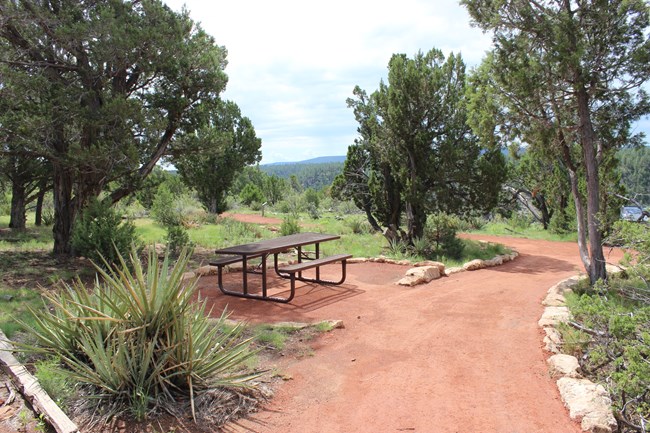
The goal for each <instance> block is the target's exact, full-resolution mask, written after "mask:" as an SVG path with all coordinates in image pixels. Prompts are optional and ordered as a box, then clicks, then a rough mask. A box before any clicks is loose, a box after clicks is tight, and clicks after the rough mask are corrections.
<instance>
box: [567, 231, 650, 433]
mask: <svg viewBox="0 0 650 433" xmlns="http://www.w3.org/2000/svg"><path fill="white" fill-rule="evenodd" d="M608 241H609V242H610V243H612V244H616V245H621V246H622V247H624V248H626V249H627V251H628V252H627V254H626V256H627V258H626V263H625V264H626V266H627V268H626V270H625V272H622V273H620V274H619V275H614V276H610V278H609V279H608V280H607V281H599V282H598V283H597V284H595V285H594V286H593V287H589V286H588V285H587V284H586V283H585V285H584V286H578V287H577V288H576V290H575V292H576V294H575V295H573V296H570V297H568V298H567V301H568V305H569V308H570V309H571V313H572V315H573V317H574V318H575V321H574V322H573V323H574V326H575V327H577V328H579V330H580V331H581V332H580V334H579V335H580V337H583V338H584V339H585V340H586V341H582V342H581V343H582V346H581V347H579V349H580V352H579V353H577V355H579V356H578V359H579V360H580V364H581V367H582V370H583V372H584V373H585V374H586V375H587V376H588V377H590V378H591V379H592V380H594V381H597V382H600V383H601V384H603V385H604V386H606V387H607V389H608V390H609V392H610V396H611V398H612V401H613V406H614V413H615V416H616V419H617V420H618V423H619V430H620V431H621V432H636V431H644V428H645V427H644V426H647V425H650V392H649V391H648V390H650V362H649V361H648V360H650V266H648V264H649V263H650V261H649V259H650V227H648V226H647V225H644V224H637V223H630V222H626V221H620V222H617V223H616V224H614V228H613V231H612V233H611V235H610V237H609V239H608ZM565 335H566V334H565Z"/></svg>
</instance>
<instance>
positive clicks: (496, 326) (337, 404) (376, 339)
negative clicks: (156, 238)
mask: <svg viewBox="0 0 650 433" xmlns="http://www.w3.org/2000/svg"><path fill="white" fill-rule="evenodd" d="M480 238H481V239H485V240H489V241H494V242H500V243H503V244H506V245H508V246H511V247H514V248H515V249H517V250H518V251H519V252H520V254H521V255H520V257H518V258H517V259H516V260H514V261H513V262H509V263H507V264H505V265H502V266H498V267H495V268H489V269H484V270H479V271H473V272H463V273H459V274H454V275H452V276H450V277H443V278H441V279H439V280H434V281H432V282H431V283H429V284H426V285H421V286H416V287H413V288H406V287H402V286H397V285H395V284H394V283H395V282H396V281H397V280H398V279H399V278H401V277H402V276H403V275H404V272H405V271H406V270H407V269H408V267H405V266H397V265H388V264H377V263H362V264H351V265H348V279H347V280H346V282H345V284H343V285H341V286H335V287H326V286H319V285H312V284H304V283H299V284H298V287H297V292H296V297H295V298H294V300H293V301H292V302H291V303H290V304H276V303H272V302H261V301H256V300H246V299H240V298H234V297H229V296H224V295H222V294H221V293H220V292H219V290H218V289H216V278H215V277H204V278H202V279H201V281H200V286H201V288H202V290H201V294H202V296H203V297H207V298H208V301H209V303H210V304H211V305H213V306H214V311H221V309H222V308H223V307H225V306H226V305H227V306H228V309H229V311H231V312H232V315H231V318H234V319H243V320H247V321H249V322H280V321H297V322H316V321H319V320H324V319H341V320H343V322H344V325H345V328H344V329H337V330H334V331H332V332H330V333H327V334H325V335H324V336H322V337H320V338H319V339H318V340H317V341H316V342H315V346H316V347H315V349H316V352H315V354H314V356H311V357H304V358H302V359H289V360H287V362H285V365H282V366H280V367H281V369H282V372H283V374H285V375H288V376H289V377H291V378H292V380H289V381H287V382H286V383H284V384H282V386H281V387H280V389H279V390H278V392H277V393H276V396H275V397H274V398H273V399H272V400H271V401H270V402H269V403H268V404H267V406H266V407H264V408H263V410H261V411H260V412H259V413H257V414H255V415H254V416H253V417H252V418H250V419H246V420H240V421H238V422H237V423H235V424H231V425H229V426H228V428H227V430H228V431H256V432H283V433H286V432H300V433H308V432H391V431H394V432H399V431H414V432H499V433H505V432H513V433H514V432H526V433H533V432H557V433H563V432H567V433H573V432H579V431H580V427H579V425H578V424H577V423H575V422H574V421H572V420H571V419H570V418H569V415H568V412H567V410H566V409H565V408H564V407H563V405H562V402H561V401H560V397H559V393H558V391H557V388H556V386H555V381H554V380H553V379H551V378H550V377H549V374H548V369H547V366H546V358H547V356H548V353H546V352H545V351H544V350H543V348H542V332H541V330H540V329H539V328H538V326H537V321H538V320H539V318H540V316H541V314H542V310H543V307H542V305H541V301H542V299H543V298H544V296H545V294H546V291H547V289H548V288H549V287H550V286H552V285H553V284H555V283H557V282H558V281H560V280H562V279H564V278H567V277H569V276H571V275H574V274H576V273H578V272H581V271H582V268H581V265H580V262H579V258H578V251H577V246H576V245H575V244H572V243H559V242H548V241H535V240H527V239H515V238H494V237H489V236H481V237H480ZM618 258H620V255H618V253H617V255H616V257H610V258H609V261H611V262H615V261H616V260H618ZM330 268H331V272H333V273H336V272H338V270H339V269H338V266H330ZM271 273H272V272H271ZM252 279H253V280H255V279H256V277H253V278H252ZM226 283H227V284H230V285H231V287H234V286H235V285H236V284H237V280H235V279H234V275H229V276H228V277H227V278H226ZM271 287H275V288H276V289H277V290H279V291H285V290H286V289H287V288H288V284H287V282H286V281H284V280H279V279H272V281H271Z"/></svg>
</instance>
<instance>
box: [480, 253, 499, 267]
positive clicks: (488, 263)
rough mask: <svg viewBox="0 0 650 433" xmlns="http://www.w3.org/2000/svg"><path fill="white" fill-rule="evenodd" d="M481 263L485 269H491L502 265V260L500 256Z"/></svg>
mask: <svg viewBox="0 0 650 433" xmlns="http://www.w3.org/2000/svg"><path fill="white" fill-rule="evenodd" d="M483 263H485V266H486V267H488V268H490V267H493V266H499V265H502V264H503V259H502V258H501V256H496V257H493V258H491V259H489V260H484V261H483Z"/></svg>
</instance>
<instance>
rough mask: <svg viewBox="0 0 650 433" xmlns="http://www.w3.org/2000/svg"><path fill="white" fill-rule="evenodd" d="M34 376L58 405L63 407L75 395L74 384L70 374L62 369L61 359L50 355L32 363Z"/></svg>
mask: <svg viewBox="0 0 650 433" xmlns="http://www.w3.org/2000/svg"><path fill="white" fill-rule="evenodd" d="M34 368H35V369H36V374H35V376H36V378H37V379H38V382H39V384H40V385H41V386H42V387H43V390H45V392H47V394H48V395H49V396H50V397H52V399H53V400H54V401H55V402H56V404H57V405H58V406H59V407H62V408H64V409H65V407H66V405H67V402H68V401H69V399H70V398H71V397H73V396H74V395H76V393H77V389H76V384H75V383H74V382H72V380H71V379H70V376H69V375H68V374H67V373H66V372H65V371H63V370H62V366H61V359H60V358H59V357H56V356H55V357H51V358H47V359H44V360H40V361H38V362H36V363H35V364H34Z"/></svg>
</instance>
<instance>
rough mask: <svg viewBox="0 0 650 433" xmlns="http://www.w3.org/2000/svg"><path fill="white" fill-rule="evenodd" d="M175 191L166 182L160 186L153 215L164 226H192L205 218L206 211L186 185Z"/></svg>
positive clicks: (154, 203)
mask: <svg viewBox="0 0 650 433" xmlns="http://www.w3.org/2000/svg"><path fill="white" fill-rule="evenodd" d="M180 191H181V192H174V190H173V189H172V187H170V185H169V184H167V183H166V182H165V183H163V184H161V185H160V186H159V187H158V193H157V194H156V197H155V199H154V201H153V205H152V207H151V216H152V218H153V219H154V220H156V221H157V222H158V223H159V224H161V225H163V226H164V227H168V228H169V227H174V226H190V225H193V224H196V223H197V222H198V221H200V220H201V219H203V215H204V211H203V210H202V209H201V205H200V204H199V203H197V202H196V201H195V200H194V199H193V198H192V197H191V196H190V194H189V192H188V191H187V189H186V188H185V187H184V188H183V189H181V190H180Z"/></svg>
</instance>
